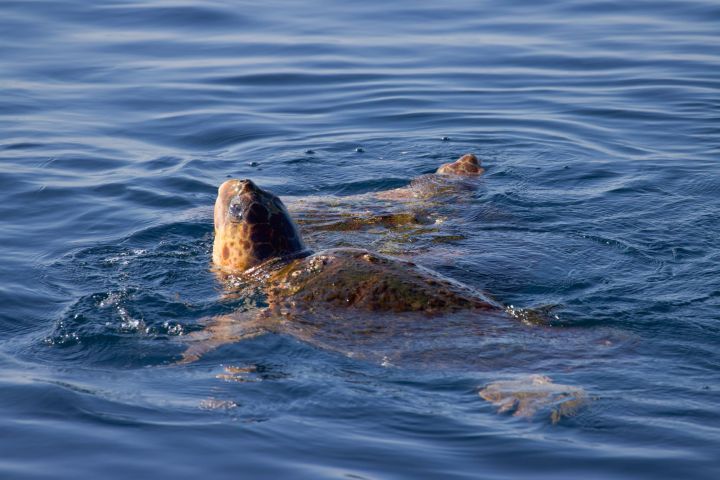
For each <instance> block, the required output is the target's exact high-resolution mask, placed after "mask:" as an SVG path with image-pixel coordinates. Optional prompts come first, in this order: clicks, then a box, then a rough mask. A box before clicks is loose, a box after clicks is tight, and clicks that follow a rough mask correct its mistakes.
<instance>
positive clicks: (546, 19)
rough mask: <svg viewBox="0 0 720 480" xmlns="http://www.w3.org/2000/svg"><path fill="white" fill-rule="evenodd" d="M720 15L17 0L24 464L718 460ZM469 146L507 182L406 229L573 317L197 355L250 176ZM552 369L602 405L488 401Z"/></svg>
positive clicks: (511, 470) (14, 120)
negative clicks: (430, 227)
mask: <svg viewBox="0 0 720 480" xmlns="http://www.w3.org/2000/svg"><path fill="white" fill-rule="evenodd" d="M96 3H97V4H96ZM718 32H720V5H718V3H717V2H713V1H709V0H706V1H677V2H675V1H668V2H660V1H633V2H611V1H593V0H587V1H586V0H574V1H570V2H535V1H530V0H519V1H485V2H471V1H453V2H415V1H409V0H408V1H399V2H385V1H374V0H373V1H364V2H355V3H353V4H350V3H349V2H331V1H316V2H291V1H287V2H263V3H262V4H260V2H230V1H194V2H190V1H162V0H148V1H124V2H86V1H80V0H77V1H64V2H56V1H31V0H18V1H11V0H4V1H3V2H2V3H1V4H0V162H1V163H0V245H2V247H1V248H2V250H1V251H2V262H1V263H0V305H2V308H0V412H1V413H0V432H2V433H1V435H0V476H2V477H3V478H62V477H66V478H99V477H101V478H128V477H129V476H131V475H140V474H143V475H152V476H153V477H156V478H197V476H200V475H202V476H205V478H238V477H245V476H249V477H253V476H255V477H260V476H263V477H271V476H272V477H285V478H301V477H305V478H346V477H352V478H422V477H430V478H478V477H480V478H518V477H524V476H532V477H533V478H538V477H547V478H580V477H582V478H608V477H612V478H662V477H664V478H691V477H696V478H717V476H718V475H720V456H719V454H718V452H720V420H718V419H719V418H720V417H719V416H718V414H719V413H720V407H719V400H720V395H719V393H718V390H719V389H720V382H719V381H720V370H719V367H720V358H719V355H718V340H719V339H720V327H719V325H720V324H719V322H720V313H719V312H720V267H719V265H720V248H719V245H718V233H719V228H718V226H719V225H720V168H719V167H718V161H719V160H720V35H719V34H718ZM443 136H448V137H449V141H441V138H442V137H443ZM357 147H362V148H363V149H364V153H359V152H356V151H355V149H356V148H357ZM308 149H311V150H313V151H314V154H307V153H305V152H306V150H308ZM468 151H472V152H475V153H476V154H477V155H478V156H479V157H481V158H482V159H483V161H484V163H485V165H486V167H487V175H486V176H485V177H484V179H483V180H482V181H481V183H480V184H479V185H478V188H477V191H476V192H475V193H474V194H473V196H472V198H471V201H470V202H468V205H467V206H466V207H464V208H463V211H462V215H460V216H459V217H458V218H457V219H456V220H454V221H453V220H452V219H449V220H448V223H447V225H446V227H444V228H446V229H447V230H445V234H446V235H449V236H448V237H447V238H449V240H447V241H443V242H437V241H435V240H437V239H435V240H434V239H433V238H432V236H429V237H427V236H426V237H422V236H421V237H419V238H418V239H416V241H415V243H414V244H405V245H404V247H403V248H404V249H405V253H406V254H409V253H412V251H413V249H416V250H417V257H418V258H419V259H420V260H421V261H422V263H424V264H427V265H428V266H430V267H433V268H435V269H438V270H440V271H442V272H443V273H445V274H446V275H449V276H451V277H453V278H456V279H458V280H461V281H463V282H465V283H468V284H470V285H473V286H476V287H479V288H484V289H486V290H487V291H490V292H492V293H493V294H494V295H495V296H496V297H497V298H498V299H499V300H501V301H502V302H504V303H506V304H513V305H520V306H533V305H543V304H552V303H557V304H561V305H562V307H560V309H559V310H558V311H557V314H558V316H559V320H558V321H557V322H556V324H555V326H554V327H553V328H552V329H550V331H549V332H548V331H545V330H542V331H540V330H537V333H534V332H535V330H532V329H528V330H527V332H526V333H525V334H524V335H515V336H508V337H501V336H498V337H496V338H494V339H493V340H492V341H490V340H486V341H483V342H478V343H477V344H472V342H470V343H471V344H470V345H464V348H465V350H463V358H464V359H466V362H459V363H458V362H454V363H453V362H450V363H448V362H443V361H442V360H443V358H444V357H445V356H446V355H444V354H443V355H440V354H438V358H434V357H433V352H432V351H430V352H429V353H428V355H427V356H425V357H423V358H424V359H425V360H426V361H423V362H418V363H417V364H413V363H412V362H409V363H408V364H405V365H403V366H393V365H388V364H382V363H378V362H375V361H371V360H363V359H357V358H354V357H352V356H348V355H343V354H342V352H336V351H328V350H325V349H322V348H318V347H317V346H314V345H310V344H306V343H303V342H301V341H299V340H296V339H294V338H292V337H290V336H284V335H266V336H263V337H258V338H255V339H252V340H249V341H245V342H241V343H239V344H235V345H231V346H227V347H224V348H222V349H220V350H217V351H216V352H213V353H212V354H209V355H208V356H206V357H205V358H203V359H202V360H200V361H199V362H196V363H194V364H191V365H186V366H176V365H173V362H174V361H175V360H177V359H178V358H179V357H178V355H179V354H180V353H181V352H182V350H183V348H184V347H183V345H182V343H181V342H179V341H178V339H179V338H181V337H182V334H184V333H186V332H188V331H191V330H193V329H195V328H197V321H198V320H199V319H200V318H202V317H205V316H208V315H214V314H218V313H222V312H227V311H232V309H233V308H234V306H236V305H234V304H233V302H232V301H227V300H223V299H222V298H221V295H222V288H221V286H220V285H219V284H218V283H217V282H216V280H215V278H214V277H213V275H212V273H211V272H210V271H209V252H210V249H211V241H212V223H211V205H212V203H213V201H214V196H215V192H216V188H217V185H218V184H219V183H221V182H222V181H223V180H224V179H225V178H226V176H228V175H233V176H240V177H251V178H253V179H255V180H256V181H257V182H258V183H259V184H261V185H263V186H266V187H270V188H271V189H273V190H274V191H276V192H277V193H279V194H281V195H283V196H284V198H286V199H287V200H288V202H289V203H291V204H292V203H293V202H294V201H295V200H297V198H301V197H305V196H309V195H319V196H326V195H329V194H333V195H351V194H356V193H364V192H369V191H375V190H382V189H386V188H390V187H397V186H401V185H403V184H405V183H407V182H409V181H410V180H411V179H412V178H413V177H415V176H417V175H420V174H423V173H427V172H430V171H432V170H433V169H434V168H436V167H437V165H438V164H440V163H443V162H446V161H450V160H452V159H454V158H455V157H457V156H458V155H460V154H462V153H465V152H468ZM251 162H257V163H258V165H255V166H251ZM312 239H313V240H312V242H313V246H314V247H316V248H322V247H327V246H331V244H333V242H335V243H342V242H348V243H353V242H354V243H355V244H357V246H361V247H369V248H375V249H380V250H383V247H384V246H386V245H387V243H388V242H390V240H388V238H387V237H384V236H382V235H380V236H376V239H375V240H373V239H371V238H370V236H368V235H366V236H361V235H358V236H357V237H354V238H353V237H352V235H349V236H348V237H346V238H344V239H343V238H340V239H338V238H337V237H333V239H332V240H331V239H330V238H329V237H328V239H326V240H323V236H322V235H315V236H313V237H312ZM603 338H606V339H609V340H602V341H601V340H600V339H603ZM227 365H233V366H236V367H239V368H248V369H249V370H252V371H250V372H249V373H246V374H237V375H235V376H234V380H235V381H234V380H233V379H232V378H228V377H219V378H218V375H219V374H222V373H223V371H224V370H223V368H224V367H225V366H227ZM524 373H542V374H546V375H549V376H551V377H552V378H554V379H555V380H556V381H560V382H562V383H570V384H573V385H580V386H582V387H584V388H585V389H586V390H587V391H588V392H589V393H590V394H591V395H593V397H594V398H595V400H594V401H593V402H592V403H591V404H590V405H588V406H587V407H586V408H585V409H583V410H582V411H581V412H580V413H579V414H578V415H577V416H575V417H571V418H567V419H564V420H563V421H561V422H560V423H559V424H558V425H552V424H551V423H550V421H549V420H548V419H547V418H546V417H543V416H539V417H537V418H535V419H534V420H532V421H527V420H525V419H517V418H515V417H512V416H508V415H497V414H496V413H495V409H494V407H493V406H491V405H489V404H487V403H485V402H483V401H482V400H481V399H480V397H479V396H478V395H477V390H478V387H480V386H482V385H484V384H487V383H488V382H491V381H494V380H496V379H502V378H506V377H508V376H512V375H516V374H524Z"/></svg>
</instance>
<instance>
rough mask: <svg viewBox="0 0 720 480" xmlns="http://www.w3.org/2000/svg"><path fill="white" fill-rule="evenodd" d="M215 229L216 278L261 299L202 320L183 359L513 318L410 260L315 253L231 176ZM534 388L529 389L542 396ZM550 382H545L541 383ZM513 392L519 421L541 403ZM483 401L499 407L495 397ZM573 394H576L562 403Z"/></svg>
mask: <svg viewBox="0 0 720 480" xmlns="http://www.w3.org/2000/svg"><path fill="white" fill-rule="evenodd" d="M482 173H483V168H482V167H481V166H480V162H479V161H478V159H477V157H476V156H475V155H472V154H467V155H463V156H462V157H460V158H459V159H458V160H457V161H455V162H451V163H447V164H445V165H442V166H441V167H440V168H439V169H438V170H437V172H436V173H435V174H431V175H425V176H423V177H420V178H419V179H417V180H416V181H414V182H412V183H411V184H410V185H409V186H408V187H404V188H400V189H396V190H391V191H388V192H382V193H379V194H375V195H376V196H377V198H381V199H392V200H403V199H404V200H411V199H416V200H417V199H428V198H432V197H434V196H438V195H440V194H442V193H443V192H447V191H448V190H453V189H458V188H460V189H462V188H463V186H464V185H466V183H465V181H466V180H467V179H468V177H476V176H478V175H480V174H482ZM214 227H215V238H214V244H213V254H212V259H213V263H214V265H215V268H216V270H217V272H218V273H219V274H220V275H221V276H222V277H223V278H225V279H230V280H231V281H232V282H234V284H235V285H240V287H241V289H244V290H243V295H244V296H246V297H252V295H253V292H260V295H261V296H262V298H263V301H262V302H260V303H261V305H260V306H259V307H258V308H249V309H242V310H239V311H237V312H235V313H232V314H229V315H221V316H218V317H213V318H212V319H209V320H207V321H205V327H204V329H203V330H201V331H197V332H193V333H192V334H190V335H189V340H190V341H189V342H188V343H189V346H188V348H187V350H186V351H185V353H184V357H183V360H182V362H190V361H194V360H196V359H198V358H199V357H200V356H201V355H203V354H204V353H206V352H208V351H210V350H212V349H214V348H216V347H218V346H220V345H223V344H226V343H230V342H234V341H238V340H240V339H243V338H247V337H250V336H255V335H258V334H260V333H264V332H267V331H280V332H284V333H290V334H292V335H294V336H296V337H299V338H300V339H303V340H307V341H309V342H311V343H314V344H317V345H321V346H329V347H330V348H332V347H333V346H334V345H338V344H342V342H343V341H344V340H347V339H352V342H354V344H355V345H357V343H358V341H360V342H361V341H362V339H367V340H368V341H371V340H375V341H377V339H378V338H384V339H391V338H397V337H398V336H401V335H404V334H405V332H406V331H407V330H409V329H414V328H415V326H418V325H420V326H421V327H420V328H430V329H435V330H437V329H442V328H443V324H442V322H439V323H433V319H446V317H447V315H449V314H454V313H457V312H464V313H465V314H466V315H465V317H463V318H467V316H468V315H471V316H472V317H474V318H475V319H478V318H480V319H482V324H483V325H485V326H489V325H493V324H499V323H507V322H517V319H515V318H513V317H512V316H511V315H510V314H509V313H508V312H507V310H506V309H505V307H504V306H503V305H502V304H500V303H499V302H497V301H495V300H493V299H491V298H490V297H489V296H487V295H486V294H484V293H483V292H481V291H479V290H476V289H474V288H472V287H470V286H467V285H464V284H462V283H460V282H458V281H455V280H453V279H450V278H447V277H445V276H443V275H441V274H439V273H437V272H434V271H432V270H430V269H427V268H424V267H422V266H420V265H417V264H416V263H414V262H413V261H410V260H406V259H400V258H396V257H391V256H386V255H382V254H379V253H376V252H372V251H369V250H365V249H362V248H332V249H328V250H323V251H319V252H312V251H311V250H310V249H308V248H307V247H306V245H305V243H304V242H303V239H302V238H301V235H300V231H299V229H298V227H297V226H296V224H295V223H294V222H293V220H292V218H291V217H290V215H289V213H288V211H287V209H286V207H285V205H284V204H283V202H282V201H281V200H280V199H279V198H278V197H277V196H276V195H274V194H272V193H270V192H268V191H266V190H263V189H262V188H260V187H259V186H257V185H256V184H255V183H254V182H252V181H251V180H236V179H232V180H227V181H226V182H224V183H223V184H222V185H221V186H220V187H219V190H218V196H217V201H216V203H215V212H214ZM358 339H361V340H358ZM376 344H377V342H376ZM536 383H537V382H534V383H533V382H532V381H531V382H529V383H528V385H527V386H528V388H530V389H532V391H537V390H538V389H539V388H540V387H539V386H538V385H537V384H536ZM550 384H551V383H550V382H549V380H548V382H546V383H545V384H544V385H545V386H548V385H550ZM511 387H512V388H514V389H515V390H516V391H517V395H516V397H515V398H517V402H516V404H518V405H520V407H521V408H518V410H517V412H516V413H517V414H518V415H529V414H531V413H533V412H534V411H535V409H536V408H535V407H536V406H537V405H539V404H541V403H542V398H541V397H540V396H538V395H535V396H534V397H533V399H534V401H533V404H532V405H533V408H530V407H529V406H528V405H529V404H528V402H527V401H524V400H523V399H526V398H527V397H528V395H527V394H526V392H525V391H524V386H523V384H522V382H516V383H515V384H511ZM507 390H508V388H506V389H505V390H503V394H504V395H505V397H503V401H504V402H505V403H503V405H506V404H507V405H511V403H508V402H510V400H508V399H507V397H508V396H509V397H512V394H511V393H508V391H507ZM566 390H567V389H566ZM568 391H571V392H580V391H581V390H580V389H577V390H568ZM488 395H490V394H488ZM483 398H486V399H488V400H490V401H494V399H495V398H496V396H492V395H490V396H484V397H483ZM577 398H578V395H575V394H572V393H571V394H570V395H569V397H568V398H567V399H565V400H566V401H567V402H570V401H575V400H576V399H577ZM561 403H562V402H561ZM508 408H509V407H508Z"/></svg>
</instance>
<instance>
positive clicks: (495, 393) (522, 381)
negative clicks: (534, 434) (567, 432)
mask: <svg viewBox="0 0 720 480" xmlns="http://www.w3.org/2000/svg"><path fill="white" fill-rule="evenodd" d="M478 394H479V395H480V397H481V398H482V399H483V400H486V401H488V402H490V403H492V404H493V405H495V406H496V407H498V413H505V412H513V416H515V417H526V418H531V417H533V416H534V415H535V414H536V413H537V412H538V411H540V410H549V411H550V420H551V422H552V423H553V424H555V423H557V422H559V421H560V419H561V418H563V417H567V416H572V415H574V414H575V413H576V412H577V411H578V410H579V409H580V408H581V407H582V406H584V405H585V404H586V403H587V402H588V395H587V393H586V392H585V390H583V389H582V388H580V387H575V386H572V385H562V384H560V383H554V382H553V381H552V380H551V379H550V378H549V377H546V376H544V375H526V376H522V377H518V378H515V379H513V380H500V381H497V382H494V383H491V384H489V385H486V386H485V387H484V388H483V389H481V390H480V391H479V392H478Z"/></svg>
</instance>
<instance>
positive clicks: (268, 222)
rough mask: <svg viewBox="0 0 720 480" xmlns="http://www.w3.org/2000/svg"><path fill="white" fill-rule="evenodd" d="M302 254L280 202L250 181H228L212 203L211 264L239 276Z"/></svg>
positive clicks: (296, 231) (295, 229)
mask: <svg viewBox="0 0 720 480" xmlns="http://www.w3.org/2000/svg"><path fill="white" fill-rule="evenodd" d="M304 250H305V244H304V243H303V241H302V239H301V238H300V233H299V232H298V229H297V226H296V225H295V223H294V222H293V221H292V219H291V218H290V215H289V214H288V212H287V209H286V208H285V205H283V203H282V201H281V200H280V199H279V198H278V197H276V196H275V195H273V194H272V193H270V192H266V191H264V190H261V189H260V188H258V186H257V185H255V184H254V183H253V182H252V181H250V180H228V181H226V182H225V183H223V184H222V185H220V188H219V189H218V197H217V200H216V202H215V241H214V243H213V263H215V265H216V266H218V267H219V268H220V269H221V270H223V271H225V272H228V273H240V272H244V271H245V270H247V269H249V268H251V267H254V266H256V265H259V264H261V263H263V262H264V261H266V260H268V259H271V258H281V257H284V256H286V255H292V254H298V253H300V252H303V251H304Z"/></svg>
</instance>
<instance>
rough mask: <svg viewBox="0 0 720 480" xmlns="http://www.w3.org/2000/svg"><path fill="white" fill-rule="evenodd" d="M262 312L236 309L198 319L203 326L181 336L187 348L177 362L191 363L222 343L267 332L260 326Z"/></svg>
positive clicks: (233, 341) (225, 343)
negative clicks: (227, 313)
mask: <svg viewBox="0 0 720 480" xmlns="http://www.w3.org/2000/svg"><path fill="white" fill-rule="evenodd" d="M262 313H263V311H259V312H258V311H257V310H254V311H250V310H248V311H238V312H234V313H232V314H229V315H218V316H215V317H207V318H204V319H202V320H200V323H202V324H204V325H205V328H203V329H202V330H198V331H196V332H192V333H190V334H188V335H185V336H184V337H181V338H182V340H183V343H187V349H186V350H185V351H184V352H183V355H182V358H181V359H180V360H179V361H178V362H177V363H178V364H180V365H183V364H187V363H192V362H194V361H197V360H199V359H200V357H202V356H203V355H205V354H206V353H208V352H211V351H213V350H215V349H216V348H219V347H221V346H223V345H227V344H229V343H235V342H239V341H240V340H245V339H249V338H253V337H257V336H258V335H262V334H264V333H267V330H266V329H264V328H263V326H262V321H261V319H262V318H263V315H262Z"/></svg>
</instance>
